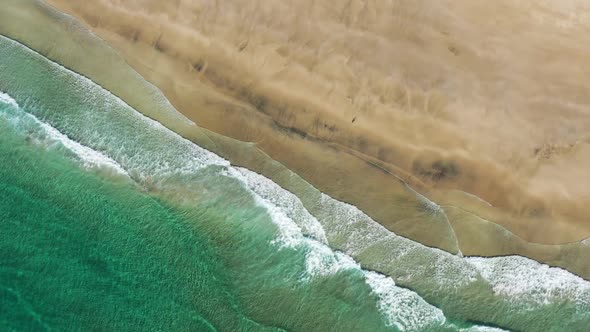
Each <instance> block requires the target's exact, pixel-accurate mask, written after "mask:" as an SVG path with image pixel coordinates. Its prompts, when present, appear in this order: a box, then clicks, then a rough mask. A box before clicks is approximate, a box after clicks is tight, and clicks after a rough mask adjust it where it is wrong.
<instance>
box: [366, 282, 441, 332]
mask: <svg viewBox="0 0 590 332" xmlns="http://www.w3.org/2000/svg"><path fill="white" fill-rule="evenodd" d="M365 280H366V282H367V284H369V286H371V289H372V290H373V292H374V293H375V294H376V295H377V296H378V297H379V309H380V310H381V312H382V313H383V314H384V315H385V317H386V318H387V320H388V322H389V324H390V325H394V326H395V327H396V328H397V329H399V330H400V331H424V330H425V329H426V328H433V327H437V326H442V325H444V324H445V322H446V318H445V315H444V314H443V312H442V310H440V309H438V308H436V307H433V306H432V305H430V304H428V303H427V302H426V301H424V299H422V298H421V297H420V296H418V294H416V293H414V292H412V291H410V290H407V289H403V288H400V287H397V286H396V285H395V282H394V281H393V279H391V278H389V277H386V276H384V275H382V274H379V273H376V272H370V271H368V272H365ZM409 308H411V310H408V309H409Z"/></svg>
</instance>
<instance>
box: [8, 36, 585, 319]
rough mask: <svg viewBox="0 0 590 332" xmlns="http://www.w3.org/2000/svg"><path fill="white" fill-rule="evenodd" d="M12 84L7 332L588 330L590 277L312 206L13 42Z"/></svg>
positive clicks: (345, 208)
mask: <svg viewBox="0 0 590 332" xmlns="http://www.w3.org/2000/svg"><path fill="white" fill-rule="evenodd" d="M0 91H3V93H2V94H0V133H1V134H0V153H1V155H2V162H1V163H0V191H2V195H1V197H2V200H0V228H1V231H0V234H1V235H0V238H1V242H0V263H1V265H0V292H2V296H1V297H0V299H1V300H0V301H1V302H0V326H4V327H5V328H8V329H16V330H51V329H57V330H96V329H99V330H137V329H138V328H139V329H141V330H222V331H230V330H255V331H258V330H264V329H276V330H298V331H311V330H316V331H327V330H335V331H380V330H383V331H398V330H399V331H456V330H466V331H468V330H471V331H484V330H488V331H493V330H496V329H495V328H491V327H485V326H484V325H488V326H497V327H502V328H504V329H515V330H530V331H539V330H553V331H560V330H564V331H584V329H585V328H586V327H587V326H590V283H588V282H586V281H584V280H582V279H580V278H578V277H576V276H574V275H572V274H570V273H568V272H565V271H564V270H561V269H555V268H549V267H547V266H544V265H541V264H538V263H536V262H534V261H531V260H529V259H525V258H521V257H505V258H493V259H486V258H463V257H460V256H455V255H451V254H448V253H446V252H443V251H440V250H436V249H431V248H428V247H425V246H422V245H420V244H418V243H416V242H413V241H410V240H408V239H405V238H402V237H399V236H396V235H395V234H393V233H391V232H388V231H387V230H385V229H384V228H383V227H381V226H379V225H378V224H377V223H375V222H374V221H372V220H371V219H370V218H369V217H367V216H366V215H365V214H364V213H362V212H361V211H359V210H358V209H356V208H355V207H353V206H350V205H347V204H344V203H341V202H338V201H336V200H333V199H332V198H330V197H328V196H326V195H322V196H321V199H319V200H318V202H317V204H316V208H315V209H314V210H313V213H311V212H310V211H308V210H306V209H305V208H304V207H303V205H302V204H301V202H300V201H299V198H298V197H296V196H295V195H293V194H291V193H289V192H287V191H285V190H283V189H282V188H280V187H279V186H278V185H276V184H274V183H273V182H271V181H270V180H268V179H266V178H264V177H262V176H260V175H258V174H256V173H253V172H251V171H248V170H246V169H243V168H236V167H232V166H231V165H230V164H229V163H228V162H227V161H225V160H224V159H222V158H220V157H218V156H216V155H215V154H213V153H211V152H209V151H207V150H204V149H202V148H200V147H199V146H196V145H195V144H193V143H191V142H189V141H187V140H185V139H183V138H181V137H180V136H179V135H177V134H175V133H174V132H172V131H170V130H168V129H167V128H165V127H164V126H162V125H160V124H159V123H157V122H155V121H153V120H151V119H149V118H146V117H145V116H143V115H142V114H140V113H138V112H136V111H135V110H133V109H132V108H131V107H129V106H128V105H127V104H125V103H124V102H123V101H122V100H120V99H118V98H117V97H115V96H113V95H112V94H110V93H109V92H108V91H106V90H104V89H102V88H101V87H100V86H98V85H96V84H94V83H93V82H92V81H90V80H88V79H86V78H84V77H82V76H80V75H77V74H75V73H73V72H71V71H69V70H67V69H65V68H63V67H61V66H59V65H57V64H55V63H53V62H51V61H49V60H47V59H45V58H44V57H42V56H40V55H39V54H37V53H35V52H33V51H31V50H29V49H27V48H26V47H24V46H22V45H20V44H18V43H16V42H14V41H11V40H9V39H6V38H3V37H0ZM433 213H434V212H433Z"/></svg>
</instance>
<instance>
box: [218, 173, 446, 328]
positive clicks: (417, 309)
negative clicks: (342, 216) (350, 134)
mask: <svg viewBox="0 0 590 332" xmlns="http://www.w3.org/2000/svg"><path fill="white" fill-rule="evenodd" d="M225 174H226V175H227V176H232V177H235V178H237V179H239V180H240V181H241V182H242V183H243V184H244V186H245V187H246V188H248V189H250V190H251V191H252V194H253V196H254V198H255V200H256V202H257V203H258V204H259V205H260V206H262V207H264V208H265V209H266V210H267V212H268V214H269V215H270V217H271V219H272V222H273V223H274V224H275V225H276V226H277V228H278V231H279V236H278V237H277V239H276V240H275V241H273V243H274V244H279V245H280V246H282V247H288V248H291V249H300V250H302V251H305V252H306V257H305V270H306V276H305V277H304V278H303V281H310V280H313V279H314V278H317V277H326V276H332V275H335V274H336V273H338V272H341V271H345V270H357V271H358V272H360V273H362V274H363V277H364V278H365V281H366V283H367V285H369V287H370V288H371V290H372V292H373V293H374V294H375V295H376V296H377V298H378V308H379V310H380V312H381V313H382V314H383V316H384V318H385V319H386V321H387V322H388V324H389V325H391V326H395V327H396V328H398V329H399V330H401V331H421V330H425V329H426V328H429V327H435V326H442V325H443V324H444V323H445V321H446V319H445V316H444V314H443V312H442V311H441V310H440V309H438V308H436V307H434V306H432V305H430V304H428V303H427V302H426V301H424V299H422V298H421V297H420V296H419V295H418V294H416V293H414V292H412V291H410V290H407V289H403V288H400V287H397V286H396V285H395V282H394V281H393V279H391V278H390V277H387V276H384V275H382V274H379V273H376V272H371V271H365V270H363V269H362V268H361V267H360V265H359V264H358V263H357V262H355V261H354V259H352V258H351V257H350V256H348V255H345V254H343V253H340V252H335V251H334V250H333V249H331V248H330V247H328V246H327V245H326V244H324V243H322V242H321V241H325V234H324V231H323V228H322V226H321V224H319V222H318V221H317V219H315V218H314V217H313V216H311V214H309V212H307V210H305V208H304V207H303V204H302V203H301V201H300V200H299V198H297V196H295V195H293V194H291V193H290V192H288V191H286V190H285V189H283V188H281V187H280V186H278V185H277V184H276V183H274V182H272V181H271V180H269V179H267V178H265V177H263V176H262V175H259V174H256V173H254V172H252V171H249V170H247V169H243V168H229V169H227V171H226V172H225ZM291 216H295V217H296V219H293V218H291ZM303 226H304V227H306V228H307V229H308V230H311V231H310V232H309V235H307V236H306V235H304V231H303ZM308 236H311V237H308Z"/></svg>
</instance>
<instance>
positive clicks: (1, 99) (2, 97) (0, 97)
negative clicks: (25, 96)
mask: <svg viewBox="0 0 590 332" xmlns="http://www.w3.org/2000/svg"><path fill="white" fill-rule="evenodd" d="M0 103H4V104H7V105H10V106H13V107H18V104H17V103H16V100H14V98H12V97H11V96H9V95H8V94H7V93H4V92H2V91H0Z"/></svg>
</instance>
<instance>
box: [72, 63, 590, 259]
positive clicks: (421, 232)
mask: <svg viewBox="0 0 590 332" xmlns="http://www.w3.org/2000/svg"><path fill="white" fill-rule="evenodd" d="M63 61H64V60H63V59H62V62H63ZM66 66H67V67H70V68H71V66H72V65H71V64H66ZM99 67H100V66H99ZM86 69H88V68H86ZM136 69H137V68H136ZM92 70H97V68H96V67H94V68H92V69H91V71H92ZM80 71H81V72H84V70H80ZM86 74H87V76H90V77H93V76H92V75H89V74H88V73H86ZM106 76H108V75H106ZM106 76H105V77H106ZM148 80H149V79H148ZM113 83H115V82H111V83H109V84H113ZM101 84H103V85H104V82H101ZM116 84H118V83H115V85H116ZM107 88H108V87H107ZM109 90H110V89H109ZM114 90H116V89H114ZM116 94H117V95H120V92H119V93H116ZM168 98H170V96H168ZM123 99H125V98H123ZM172 99H174V98H172ZM125 100H126V99H125ZM134 106H135V107H136V108H138V109H141V111H142V112H145V107H141V106H138V105H137V104H136V105H134ZM146 115H148V116H150V115H149V114H146ZM152 116H153V115H152ZM152 116H150V117H152ZM242 117H244V115H243V114H242ZM158 121H160V122H162V123H164V124H165V125H166V126H170V125H171V124H172V126H174V121H172V122H171V120H170V119H164V120H162V119H158ZM237 122H239V121H237ZM187 128H188V127H187ZM189 129H190V128H189ZM185 130H187V129H186V128H185ZM175 131H180V134H181V135H183V136H185V135H186V134H187V133H186V132H184V133H183V132H182V130H179V129H178V128H177V129H176V130H175ZM203 132H204V133H205V134H204V135H200V136H209V138H211V137H214V138H213V139H212V142H214V145H216V146H214V147H213V151H214V152H216V153H219V151H221V152H222V156H224V155H223V152H225V155H228V154H233V158H229V159H230V160H231V161H232V163H234V162H236V160H240V159H241V160H242V161H241V163H242V164H249V165H248V168H250V169H253V170H257V171H259V172H261V173H267V174H269V173H271V174H272V173H273V172H272V171H271V169H272V168H273V167H274V169H276V170H277V171H279V170H280V169H281V168H280V167H278V166H277V165H273V162H272V161H270V162H268V161H264V162H262V163H261V161H260V159H261V158H257V157H256V156H255V155H252V154H251V152H252V151H255V150H257V148H256V147H254V146H253V145H251V144H248V143H242V144H241V146H242V147H244V146H248V147H249V151H248V150H247V149H243V150H241V151H238V150H239V149H236V147H235V143H234V142H230V141H231V139H225V138H222V137H216V138H215V135H214V134H211V133H207V131H206V130H202V131H201V133H203ZM194 134H195V133H193V135H194ZM287 135H288V134H286V136H287ZM196 136H198V135H196ZM185 137H186V136H185ZM282 139H284V138H282ZM191 140H195V139H194V138H193V139H191ZM196 140H197V141H198V139H196ZM200 144H203V143H200ZM223 144H226V145H225V146H223ZM289 144H293V145H294V146H298V145H297V142H296V143H292V142H290V143H289ZM300 144H302V143H300ZM285 146H288V145H287V143H285ZM224 149H225V151H223V150H224ZM305 150H307V149H305ZM289 151H291V150H289ZM320 151H322V153H317V154H316V155H319V156H321V155H322V154H323V153H328V152H326V151H331V150H330V149H326V148H325V149H323V150H320ZM331 153H332V154H331V155H332V156H334V155H338V156H340V154H342V152H341V151H337V150H334V151H331ZM258 154H260V152H258ZM271 155H272V154H271ZM343 155H344V156H345V154H343ZM347 158H349V159H347V160H350V161H348V163H350V164H355V162H353V161H352V160H354V158H352V157H350V156H349V157H347ZM232 159H233V160H232ZM257 159H258V160H257ZM327 159H328V160H326V164H328V165H329V161H330V159H331V158H327ZM332 160H333V159H332ZM279 161H281V160H279ZM281 162H282V161H281ZM291 162H294V161H291ZM306 162H308V161H306V160H304V161H300V163H302V164H305V163H306ZM237 163H238V164H239V163H240V162H239V161H238V162H237ZM283 164H284V163H283ZM356 165H357V167H358V168H359V169H361V170H362V171H361V174H371V173H366V171H365V170H367V169H371V167H370V166H367V165H366V163H360V162H358V161H357V162H356ZM333 166H334V167H335V168H336V167H337V166H338V165H335V164H333ZM265 168H266V169H265ZM289 168H291V167H289ZM348 171H349V170H348ZM280 172H284V171H280ZM362 172H365V173H362ZM369 172H370V171H369ZM372 172H374V171H372ZM296 173H298V174H299V175H302V177H303V178H304V179H306V180H308V177H311V178H312V179H314V178H317V179H316V181H320V182H321V175H317V174H301V173H299V172H296ZM374 173H376V172H374ZM340 174H342V175H343V177H344V176H346V174H347V170H342V171H341V173H340ZM273 175H274V176H273V177H272V178H273V180H275V181H276V182H277V183H279V184H281V185H282V186H284V187H286V188H288V187H293V184H291V185H289V184H286V182H288V179H287V180H285V179H284V178H283V181H281V176H280V174H278V175H277V174H273ZM306 175H307V177H306ZM288 177H290V176H288ZM388 178H389V177H387V176H385V175H382V176H374V180H373V181H374V182H373V183H370V184H366V187H365V188H367V189H366V190H367V192H368V191H369V190H370V188H371V186H373V187H375V186H379V185H382V183H383V181H384V179H388ZM308 181H309V180H308ZM389 181H391V180H389ZM310 182H312V183H313V181H310ZM328 182H329V181H328ZM313 184H314V185H315V183H313ZM329 185H330V183H328V184H327V185H326V186H327V190H325V189H324V188H321V186H316V187H318V188H320V189H321V190H322V191H326V192H328V193H329V190H330V189H331V190H337V189H338V188H329V187H328V186H329ZM335 185H336V186H337V185H342V183H339V184H335ZM289 190H290V191H292V192H293V191H296V190H295V189H293V188H289ZM400 193H403V191H400V189H399V188H398V189H395V190H394V191H393V195H394V197H398V198H399V197H401V198H402V199H403V200H406V201H405V202H403V201H402V202H401V203H402V204H416V203H415V201H414V202H413V203H412V201H411V200H410V201H407V200H408V196H407V195H405V194H404V195H403V194H400ZM299 194H301V193H299ZM346 194H348V192H341V193H340V196H346ZM298 196H300V195H298ZM331 196H333V197H334V195H331ZM334 198H337V199H340V197H338V195H336V197H334ZM381 199H383V198H381ZM343 201H347V200H346V199H343ZM355 205H356V204H355ZM441 205H442V204H441ZM414 206H415V205H414ZM359 208H361V210H365V209H364V208H363V207H361V206H359ZM368 210H370V209H368ZM371 212H373V214H375V213H382V214H383V215H386V216H391V211H387V210H382V211H376V212H374V211H371ZM406 217H408V218H410V220H405V222H406V225H404V224H403V221H404V220H403V219H401V218H403V216H400V219H401V220H402V223H398V224H397V225H396V224H393V225H391V224H390V225H387V223H385V225H384V226H386V227H387V228H388V229H390V230H391V228H400V229H403V228H404V226H405V227H406V232H407V233H410V235H411V236H406V235H405V234H403V231H402V232H400V231H394V232H396V233H398V234H400V235H403V236H406V237H408V238H411V239H414V240H416V239H417V238H418V239H419V238H420V236H422V237H424V238H423V239H419V240H418V241H419V242H422V243H424V242H426V244H428V236H429V235H428V231H432V230H427V229H428V227H429V225H428V223H427V222H422V225H421V226H424V227H425V228H426V229H424V228H423V229H420V228H418V229H416V228H415V226H416V225H415V224H416V222H415V221H416V220H420V221H423V220H421V219H424V218H423V217H424V216H423V215H422V216H420V215H410V216H406ZM412 218H414V219H412ZM374 219H375V218H374ZM449 219H455V218H449ZM457 219H459V218H457ZM382 224H383V223H382ZM434 224H435V225H436V222H435V223H434ZM494 225H495V224H494ZM412 226H413V227H414V228H412ZM453 226H454V227H453V228H455V227H457V226H456V225H455V224H453ZM469 227H474V224H473V223H470V224H469ZM465 228H468V227H465ZM476 228H477V227H476ZM443 229H444V228H443ZM500 231H501V230H499V231H498V232H500ZM411 232H414V234H412V233H411ZM459 233H460V232H459ZM487 235H489V234H487ZM430 236H433V235H432V234H431V235H430ZM459 238H461V235H459ZM431 240H437V239H435V238H433V239H431ZM438 240H440V239H438ZM514 241H515V240H514V239H510V240H505V241H504V242H505V243H503V244H501V245H500V247H504V250H506V248H505V247H506V243H511V242H512V243H513V244H512V245H509V246H508V247H511V246H512V247H513V248H512V249H510V248H508V250H513V251H518V250H516V249H514V246H515V247H519V246H521V249H520V251H523V250H525V249H522V247H527V245H525V244H523V243H521V242H519V243H517V244H514ZM460 242H461V241H460ZM476 242H477V241H476ZM517 242H518V241H517ZM444 245H445V244H444V243H440V244H439V246H437V245H434V246H435V247H440V246H444ZM496 245H498V244H496ZM447 246H448V244H447ZM466 246H467V245H466ZM537 246H540V247H541V248H542V249H539V248H537V251H538V252H537V253H536V254H535V253H534V250H532V249H530V248H529V250H531V252H530V253H528V255H526V254H525V255H523V256H526V257H531V256H547V255H548V252H549V255H548V256H553V258H549V259H547V258H545V259H537V258H535V257H531V258H534V259H537V260H540V261H542V262H547V260H558V259H559V258H558V257H559V256H561V255H559V254H558V253H556V252H555V250H550V249H548V248H550V247H551V248H555V249H557V251H558V252H559V251H561V248H560V247H564V246H543V245H537ZM545 247H546V248H545ZM447 249H448V248H447ZM475 249H477V248H475ZM479 249H480V250H481V249H482V248H479ZM484 249H485V248H484ZM461 250H462V251H463V248H461ZM498 250H499V249H498V248H495V249H494V248H491V251H493V252H494V251H495V252H498ZM466 251H467V252H469V251H470V250H466ZM525 251H526V250H525ZM546 251H548V252H546ZM551 252H552V253H551ZM513 253H514V254H518V253H517V252H513ZM496 254H498V253H496ZM556 255H557V256H556ZM570 263H571V262H570ZM549 264H550V265H552V264H551V263H549ZM568 264H569V263H565V264H564V263H561V265H568ZM574 265H575V264H574ZM587 268H588V267H586V269H587ZM569 269H570V270H571V267H570V268H569Z"/></svg>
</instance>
